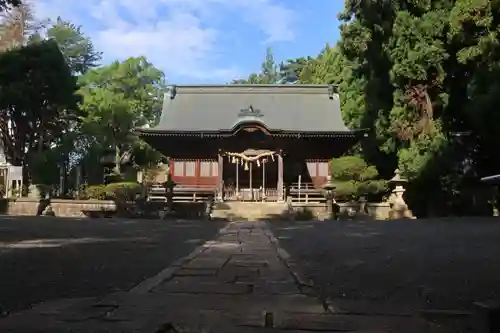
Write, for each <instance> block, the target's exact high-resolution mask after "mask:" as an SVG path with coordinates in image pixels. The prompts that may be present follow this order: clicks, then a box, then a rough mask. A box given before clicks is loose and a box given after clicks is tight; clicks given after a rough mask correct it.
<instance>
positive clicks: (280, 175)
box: [278, 150, 284, 201]
mask: <svg viewBox="0 0 500 333" xmlns="http://www.w3.org/2000/svg"><path fill="white" fill-rule="evenodd" d="M283 200H284V199H283V151H281V150H280V152H279V153H278V201H283Z"/></svg>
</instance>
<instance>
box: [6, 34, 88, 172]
mask: <svg viewBox="0 0 500 333" xmlns="http://www.w3.org/2000/svg"><path fill="white" fill-rule="evenodd" d="M76 89H77V88H76V80H75V78H74V77H73V76H72V75H71V72H70V70H69V68H68V66H67V65H66V63H65V61H64V58H63V57H62V55H61V53H60V51H59V48H58V47H57V45H56V44H55V43H54V42H52V41H44V42H41V43H32V44H29V45H28V46H25V47H22V48H19V49H12V50H10V51H8V52H5V53H3V54H0V90H1V91H2V94H0V110H2V112H1V114H0V132H1V133H2V138H1V139H2V141H3V143H4V147H5V153H6V157H7V160H8V161H9V162H11V163H12V164H14V165H22V164H27V162H28V161H29V156H30V155H32V154H39V153H41V152H43V151H45V150H48V149H50V147H51V146H53V145H54V143H56V142H58V140H60V139H61V138H62V137H63V136H64V133H65V129H66V128H67V127H68V126H69V124H70V122H71V121H72V120H75V118H76V115H77V114H76V113H77V111H76V102H77V100H78V99H77V95H76V94H75V92H76ZM8 127H10V128H8Z"/></svg>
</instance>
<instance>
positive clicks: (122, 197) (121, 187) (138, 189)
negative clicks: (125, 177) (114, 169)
mask: <svg viewBox="0 0 500 333" xmlns="http://www.w3.org/2000/svg"><path fill="white" fill-rule="evenodd" d="M105 193H106V198H108V199H112V200H119V201H134V200H136V198H137V196H139V195H141V194H142V185H141V184H139V183H134V182H121V183H112V184H108V185H106V188H105Z"/></svg>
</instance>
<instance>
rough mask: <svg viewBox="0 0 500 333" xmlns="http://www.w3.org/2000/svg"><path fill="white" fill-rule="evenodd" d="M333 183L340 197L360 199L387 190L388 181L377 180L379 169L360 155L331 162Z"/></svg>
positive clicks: (335, 159)
mask: <svg viewBox="0 0 500 333" xmlns="http://www.w3.org/2000/svg"><path fill="white" fill-rule="evenodd" d="M330 165H331V170H332V184H333V185H335V193H336V196H337V197H338V198H342V199H358V198H359V197H360V196H364V195H376V194H379V193H383V192H385V191H386V190H387V181H385V180H377V179H376V178H377V177H378V171H377V168H376V167H375V166H373V165H368V164H367V163H366V162H365V161H364V160H363V159H362V158H360V157H359V156H344V157H339V158H334V159H332V160H331V162H330Z"/></svg>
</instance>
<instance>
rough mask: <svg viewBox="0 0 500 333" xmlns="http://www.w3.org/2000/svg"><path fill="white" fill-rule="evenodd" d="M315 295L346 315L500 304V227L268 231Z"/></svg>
mask: <svg viewBox="0 0 500 333" xmlns="http://www.w3.org/2000/svg"><path fill="white" fill-rule="evenodd" d="M270 225H271V227H272V229H273V231H274V233H275V236H276V237H277V238H278V240H279V242H280V244H281V246H283V247H284V248H285V249H286V250H287V251H288V252H289V253H291V255H292V257H294V259H295V260H296V261H297V262H298V264H299V266H300V267H302V269H303V270H304V272H305V273H306V274H307V275H308V277H309V278H311V279H312V280H313V281H314V284H315V288H316V289H317V290H318V292H320V293H321V294H322V295H323V296H325V297H328V298H329V299H331V300H332V304H333V306H334V307H337V308H339V309H343V310H346V311H355V310H360V309H362V308H363V307H366V305H371V307H372V308H373V305H374V304H375V305H377V307H378V308H379V309H380V311H386V312H391V311H399V312H404V311H415V310H417V309H445V310H451V309H453V310H470V309H471V305H472V302H475V301H483V300H487V299H492V298H494V299H499V297H500V285H499V284H498V281H500V266H499V265H498V260H497V258H498V257H499V255H500V243H499V242H498V239H500V221H499V220H498V219H494V218H475V219H474V218H450V219H426V220H404V221H367V222H363V221H325V222H284V221H273V222H271V223H270Z"/></svg>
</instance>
